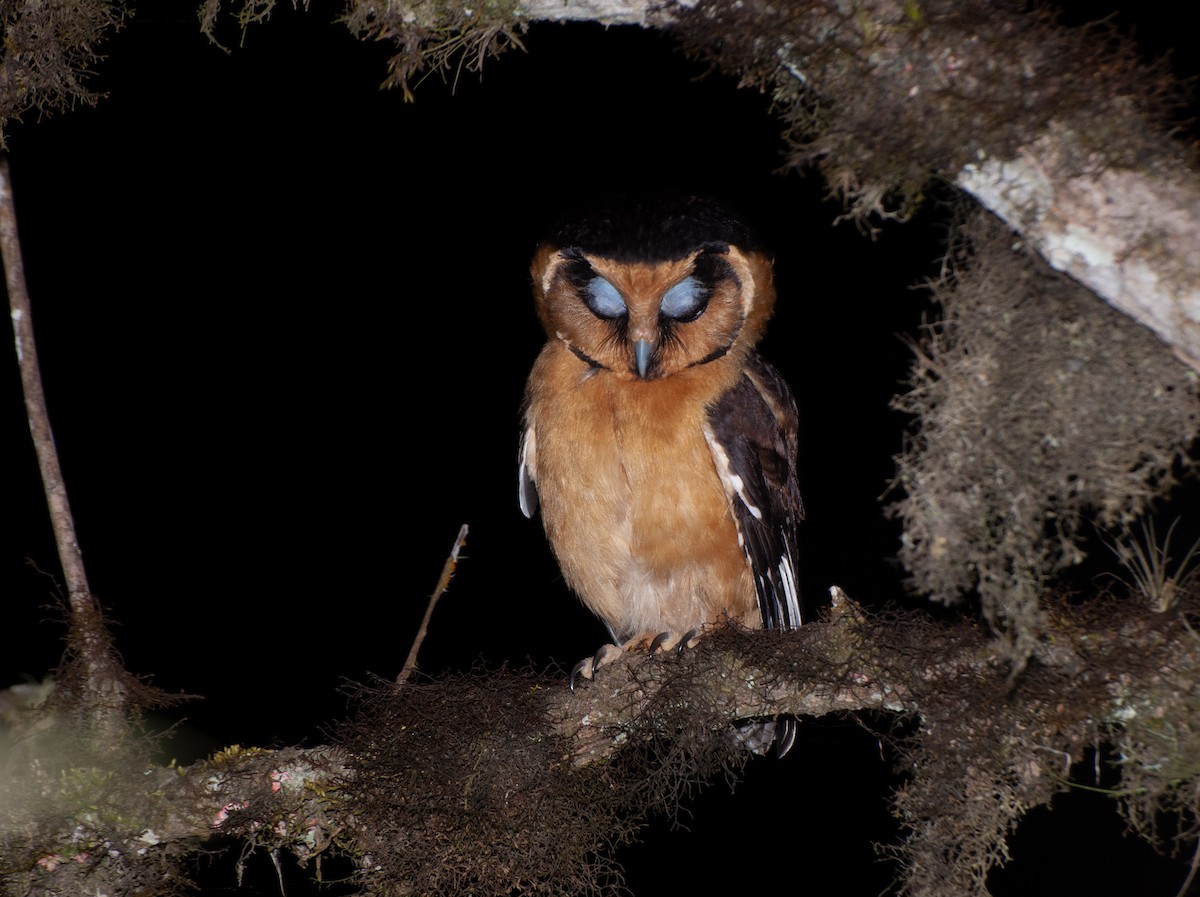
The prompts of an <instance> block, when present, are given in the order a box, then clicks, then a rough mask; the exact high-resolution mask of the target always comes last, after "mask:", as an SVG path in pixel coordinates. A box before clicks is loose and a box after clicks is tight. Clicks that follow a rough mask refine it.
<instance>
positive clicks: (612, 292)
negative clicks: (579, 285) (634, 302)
mask: <svg viewBox="0 0 1200 897" xmlns="http://www.w3.org/2000/svg"><path fill="white" fill-rule="evenodd" d="M583 291H584V302H586V303H587V307H588V308H590V309H591V310H592V313H593V314H595V315H597V316H599V317H601V318H619V317H621V315H623V314H625V311H626V308H625V300H624V299H623V298H622V297H621V294H620V292H619V291H618V290H617V288H616V287H614V286H613V285H612V284H611V283H609V282H608V281H607V280H605V279H604V278H603V277H593V278H592V279H591V280H590V281H588V284H587V286H585V287H584V288H583Z"/></svg>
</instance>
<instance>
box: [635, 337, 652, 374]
mask: <svg viewBox="0 0 1200 897" xmlns="http://www.w3.org/2000/svg"><path fill="white" fill-rule="evenodd" d="M653 349H654V346H652V345H651V344H650V341H649V340H644V339H640V340H638V341H637V342H635V343H634V344H633V356H634V358H636V359H637V369H638V376H639V377H641V378H642V379H643V380H644V379H645V378H646V371H648V370H649V369H650V352H651V351H652V350H653Z"/></svg>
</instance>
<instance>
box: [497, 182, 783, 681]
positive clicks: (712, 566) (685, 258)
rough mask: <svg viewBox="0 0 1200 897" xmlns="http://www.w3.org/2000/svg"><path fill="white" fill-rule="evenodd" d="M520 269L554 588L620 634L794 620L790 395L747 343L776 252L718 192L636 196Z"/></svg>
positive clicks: (525, 444)
mask: <svg viewBox="0 0 1200 897" xmlns="http://www.w3.org/2000/svg"><path fill="white" fill-rule="evenodd" d="M532 275H533V292H534V298H535V301H536V306H537V312H538V316H539V317H540V319H541V322H542V325H543V326H544V327H545V330H546V334H547V336H548V337H549V339H548V341H547V342H546V345H545V347H544V348H543V349H542V351H541V353H540V355H539V356H538V358H537V361H536V363H535V364H534V367H533V371H532V373H531V374H530V377H529V382H528V386H527V389H526V396H525V406H524V416H523V431H522V438H521V446H520V456H519V460H520V503H521V509H522V511H523V512H524V513H525V515H526V516H527V517H531V516H533V514H534V513H535V512H536V511H537V510H539V508H540V511H541V515H542V522H543V524H544V525H545V529H546V535H547V537H548V538H549V541H550V544H551V546H552V547H553V550H554V554H555V556H556V557H557V559H558V562H559V565H560V567H561V569H562V572H563V576H564V578H565V580H566V582H567V584H568V585H569V586H570V587H571V588H572V589H573V590H574V591H575V593H576V594H577V595H578V596H579V597H580V599H582V601H583V603H584V604H585V605H587V607H588V608H590V609H591V610H592V611H593V612H594V613H595V614H596V615H597V616H598V617H599V618H600V619H601V620H602V621H603V622H604V624H605V625H606V626H607V627H608V630H609V632H610V633H611V634H612V638H613V641H614V642H615V644H616V645H619V646H622V647H624V648H629V647H633V646H635V645H640V644H643V643H645V644H647V645H653V646H655V647H661V646H664V645H670V644H673V643H674V642H675V641H678V640H679V639H680V638H685V637H686V638H689V639H690V638H691V637H693V636H694V634H695V633H697V632H699V631H701V630H703V629H704V628H705V627H707V626H711V625H715V624H719V623H720V622H721V621H723V620H732V621H735V622H737V623H739V624H741V625H744V626H747V627H752V628H756V627H765V628H770V629H786V628H791V627H795V626H798V625H800V623H801V605H800V598H799V590H798V588H797V583H796V573H797V546H796V527H797V525H798V524H799V522H800V521H801V520H802V519H803V517H804V510H803V505H802V503H801V499H800V489H799V485H798V480H797V473H796V453H797V426H798V424H797V413H796V403H795V400H794V399H793V397H792V393H791V391H790V390H789V389H788V386H787V384H786V383H785V382H784V380H783V378H782V377H781V376H780V375H779V373H778V372H777V371H776V370H775V369H774V368H773V367H772V366H771V365H769V364H768V363H767V362H765V361H764V360H763V359H762V358H760V357H759V355H758V354H757V352H756V351H755V346H756V344H757V343H758V341H759V339H760V338H761V337H762V334H763V329H764V327H765V325H766V323H767V320H768V318H770V316H771V312H772V310H773V308H774V305H775V286H774V277H773V272H772V260H771V258H770V257H769V256H768V255H767V254H766V253H765V252H764V251H763V250H762V248H761V247H760V246H759V244H758V243H757V241H756V240H755V239H754V237H753V236H752V235H751V233H750V231H749V230H748V228H747V227H746V226H745V225H743V224H742V223H741V222H740V221H739V220H738V219H736V218H734V217H733V216H731V215H730V214H728V213H727V212H726V211H724V210H723V209H722V208H721V207H720V206H718V205H717V204H715V203H713V202H710V201H707V200H702V199H698V198H687V199H681V200H675V201H671V202H661V201H656V202H653V203H648V202H642V203H638V202H630V203H625V204H622V205H616V206H611V207H608V208H606V209H603V210H601V211H599V212H597V213H595V214H592V215H589V216H586V217H581V218H577V219H574V220H570V221H567V222H565V223H563V224H561V225H559V226H558V227H557V228H556V229H555V230H554V231H553V233H552V234H551V235H550V236H549V237H548V238H547V239H546V240H545V242H543V243H542V245H541V246H540V247H539V248H538V250H537V253H536V255H535V257H534V260H533V265H532ZM614 655H615V649H614V648H613V647H612V646H606V648H605V649H602V650H601V651H600V652H597V655H596V657H595V658H589V659H588V661H585V662H584V663H583V664H581V665H580V667H579V668H577V672H579V673H582V675H583V676H585V677H589V678H590V676H591V675H592V673H593V672H594V671H595V669H596V668H597V667H598V666H600V665H602V664H603V663H604V662H606V661H607V659H609V658H611V657H612V656H614Z"/></svg>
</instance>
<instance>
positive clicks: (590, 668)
mask: <svg viewBox="0 0 1200 897" xmlns="http://www.w3.org/2000/svg"><path fill="white" fill-rule="evenodd" d="M620 656H621V649H620V648H618V647H617V646H616V645H603V646H602V647H601V648H600V650H599V651H597V652H596V653H595V654H594V655H593V656H592V657H585V658H584V659H583V660H581V661H579V663H577V664H575V666H574V667H572V668H571V678H570V679H568V680H567V685H568V686H569V687H570V689H571V691H574V690H575V679H576V677H581V678H583V679H587V680H588V681H589V682H590V681H591V680H592V679H594V678H595V676H596V672H597V671H598V670H599V669H600V668H601V667H606V666H608V665H609V664H610V663H612V662H613V661H614V660H616V659H617V658H618V657H620Z"/></svg>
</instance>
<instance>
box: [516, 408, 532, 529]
mask: <svg viewBox="0 0 1200 897" xmlns="http://www.w3.org/2000/svg"><path fill="white" fill-rule="evenodd" d="M536 465H537V436H536V435H535V433H534V430H533V427H526V428H525V435H524V437H523V438H522V439H521V459H520V464H518V465H517V500H518V501H519V502H520V503H521V513H522V514H524V515H525V516H526V517H533V515H534V512H535V511H537V502H536V499H535V496H536V495H537V493H536V492H535V491H534V490H533V489H532V488H531V487H532V486H533V485H534V484H535V483H536V482H537V477H536V476H535V475H534V470H535V469H536Z"/></svg>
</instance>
